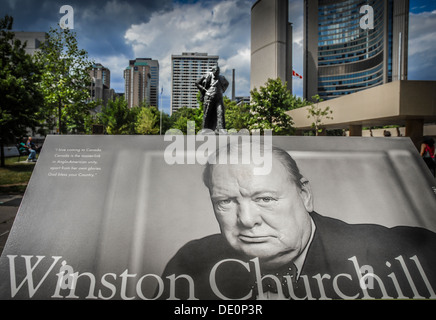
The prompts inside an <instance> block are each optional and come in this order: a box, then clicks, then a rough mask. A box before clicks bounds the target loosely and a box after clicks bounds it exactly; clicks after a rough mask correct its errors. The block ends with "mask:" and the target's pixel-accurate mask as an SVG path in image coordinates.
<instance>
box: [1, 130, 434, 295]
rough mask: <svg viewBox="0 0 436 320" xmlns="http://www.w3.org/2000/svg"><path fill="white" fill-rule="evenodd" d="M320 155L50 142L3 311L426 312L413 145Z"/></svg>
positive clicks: (292, 144) (230, 144) (271, 145)
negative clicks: (81, 305) (43, 303)
mask: <svg viewBox="0 0 436 320" xmlns="http://www.w3.org/2000/svg"><path fill="white" fill-rule="evenodd" d="M319 139H320V140H319ZM319 139H318V138H317V140H316V141H312V140H313V137H273V136H271V135H269V136H268V135H265V136H261V135H258V136H256V135H240V134H235V135H218V136H216V135H204V136H201V135H187V136H181V135H166V136H165V140H167V141H162V139H160V138H159V137H141V136H49V137H47V140H46V142H45V145H44V151H43V152H42V153H41V155H40V158H39V160H38V163H37V166H36V168H35V171H34V173H33V175H32V178H31V181H30V183H29V186H28V189H27V190H26V194H25V195H24V198H23V202H22V205H21V206H20V209H19V214H18V215H17V217H16V220H15V222H14V226H13V229H12V230H11V234H10V236H9V239H8V242H7V245H6V247H5V249H4V251H3V253H2V256H1V260H0V271H1V272H0V275H1V276H0V280H1V281H0V284H1V290H0V292H1V298H2V299H150V300H151V299H188V300H189V299H206V300H215V299H217V300H219V299H223V300H227V299H243V300H246V299H247V300H249V299H294V300H299V299H315V300H317V299H434V298H435V293H434V288H435V286H436V284H435V281H436V278H435V276H436V275H435V272H434V268H432V265H433V264H434V263H435V256H434V252H435V245H436V241H435V233H434V232H435V231H436V219H435V216H434V214H433V212H434V208H435V205H436V194H435V185H434V180H432V179H431V175H430V174H429V172H428V170H427V168H426V167H425V164H424V163H423V162H422V161H421V159H420V158H419V155H418V154H417V152H416V150H414V146H413V144H412V143H411V142H410V140H405V139H394V140H393V141H386V140H385V139H381V140H380V139H376V138H359V137H355V138H352V139H350V138H347V137H342V138H338V137H319ZM338 139H339V141H340V142H341V143H340V144H338V143H337V142H338ZM309 141H310V143H308V142H309ZM406 168H407V169H406ZM255 169H259V170H257V171H256V170H255Z"/></svg>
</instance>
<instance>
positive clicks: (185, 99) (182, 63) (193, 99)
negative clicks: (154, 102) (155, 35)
mask: <svg viewBox="0 0 436 320" xmlns="http://www.w3.org/2000/svg"><path fill="white" fill-rule="evenodd" d="M218 59H219V56H216V55H208V54H207V53H199V52H183V53H182V54H181V55H172V56H171V114H172V113H173V112H175V111H177V110H178V109H179V108H182V107H189V108H197V107H198V101H197V94H198V88H197V87H196V85H195V82H196V81H197V80H198V79H200V78H201V77H202V76H203V75H205V74H206V73H207V72H209V71H210V70H211V69H212V67H214V66H216V65H217V64H218Z"/></svg>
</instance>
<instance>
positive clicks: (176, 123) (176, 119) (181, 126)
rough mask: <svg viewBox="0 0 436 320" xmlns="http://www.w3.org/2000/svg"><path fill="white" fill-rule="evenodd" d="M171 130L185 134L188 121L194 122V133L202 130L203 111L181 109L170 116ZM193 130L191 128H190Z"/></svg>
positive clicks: (198, 109) (200, 109)
mask: <svg viewBox="0 0 436 320" xmlns="http://www.w3.org/2000/svg"><path fill="white" fill-rule="evenodd" d="M170 120H171V129H178V130H180V131H182V132H183V134H186V133H187V131H188V128H187V125H188V121H194V123H195V133H197V132H198V131H200V130H201V129H202V125H203V109H202V108H188V107H182V108H180V109H178V110H177V111H176V112H173V114H172V115H171V118H170ZM190 130H193V128H190Z"/></svg>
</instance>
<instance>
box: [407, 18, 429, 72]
mask: <svg viewBox="0 0 436 320" xmlns="http://www.w3.org/2000/svg"><path fill="white" fill-rule="evenodd" d="M409 23H410V26H409V79H410V80H436V70H435V66H436V51H435V45H434V44H435V40H434V39H436V11H433V12H423V13H419V14H413V13H411V14H410V19H409Z"/></svg>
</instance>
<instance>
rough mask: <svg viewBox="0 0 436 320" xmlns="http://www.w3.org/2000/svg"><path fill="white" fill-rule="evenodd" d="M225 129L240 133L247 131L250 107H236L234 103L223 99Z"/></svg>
mask: <svg viewBox="0 0 436 320" xmlns="http://www.w3.org/2000/svg"><path fill="white" fill-rule="evenodd" d="M224 105H225V107H226V110H225V118H226V129H227V130H231V129H235V130H237V131H240V130H241V129H248V126H249V119H250V106H249V105H247V104H245V103H241V104H240V105H237V104H236V102H235V101H231V100H230V99H229V98H227V97H224Z"/></svg>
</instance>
